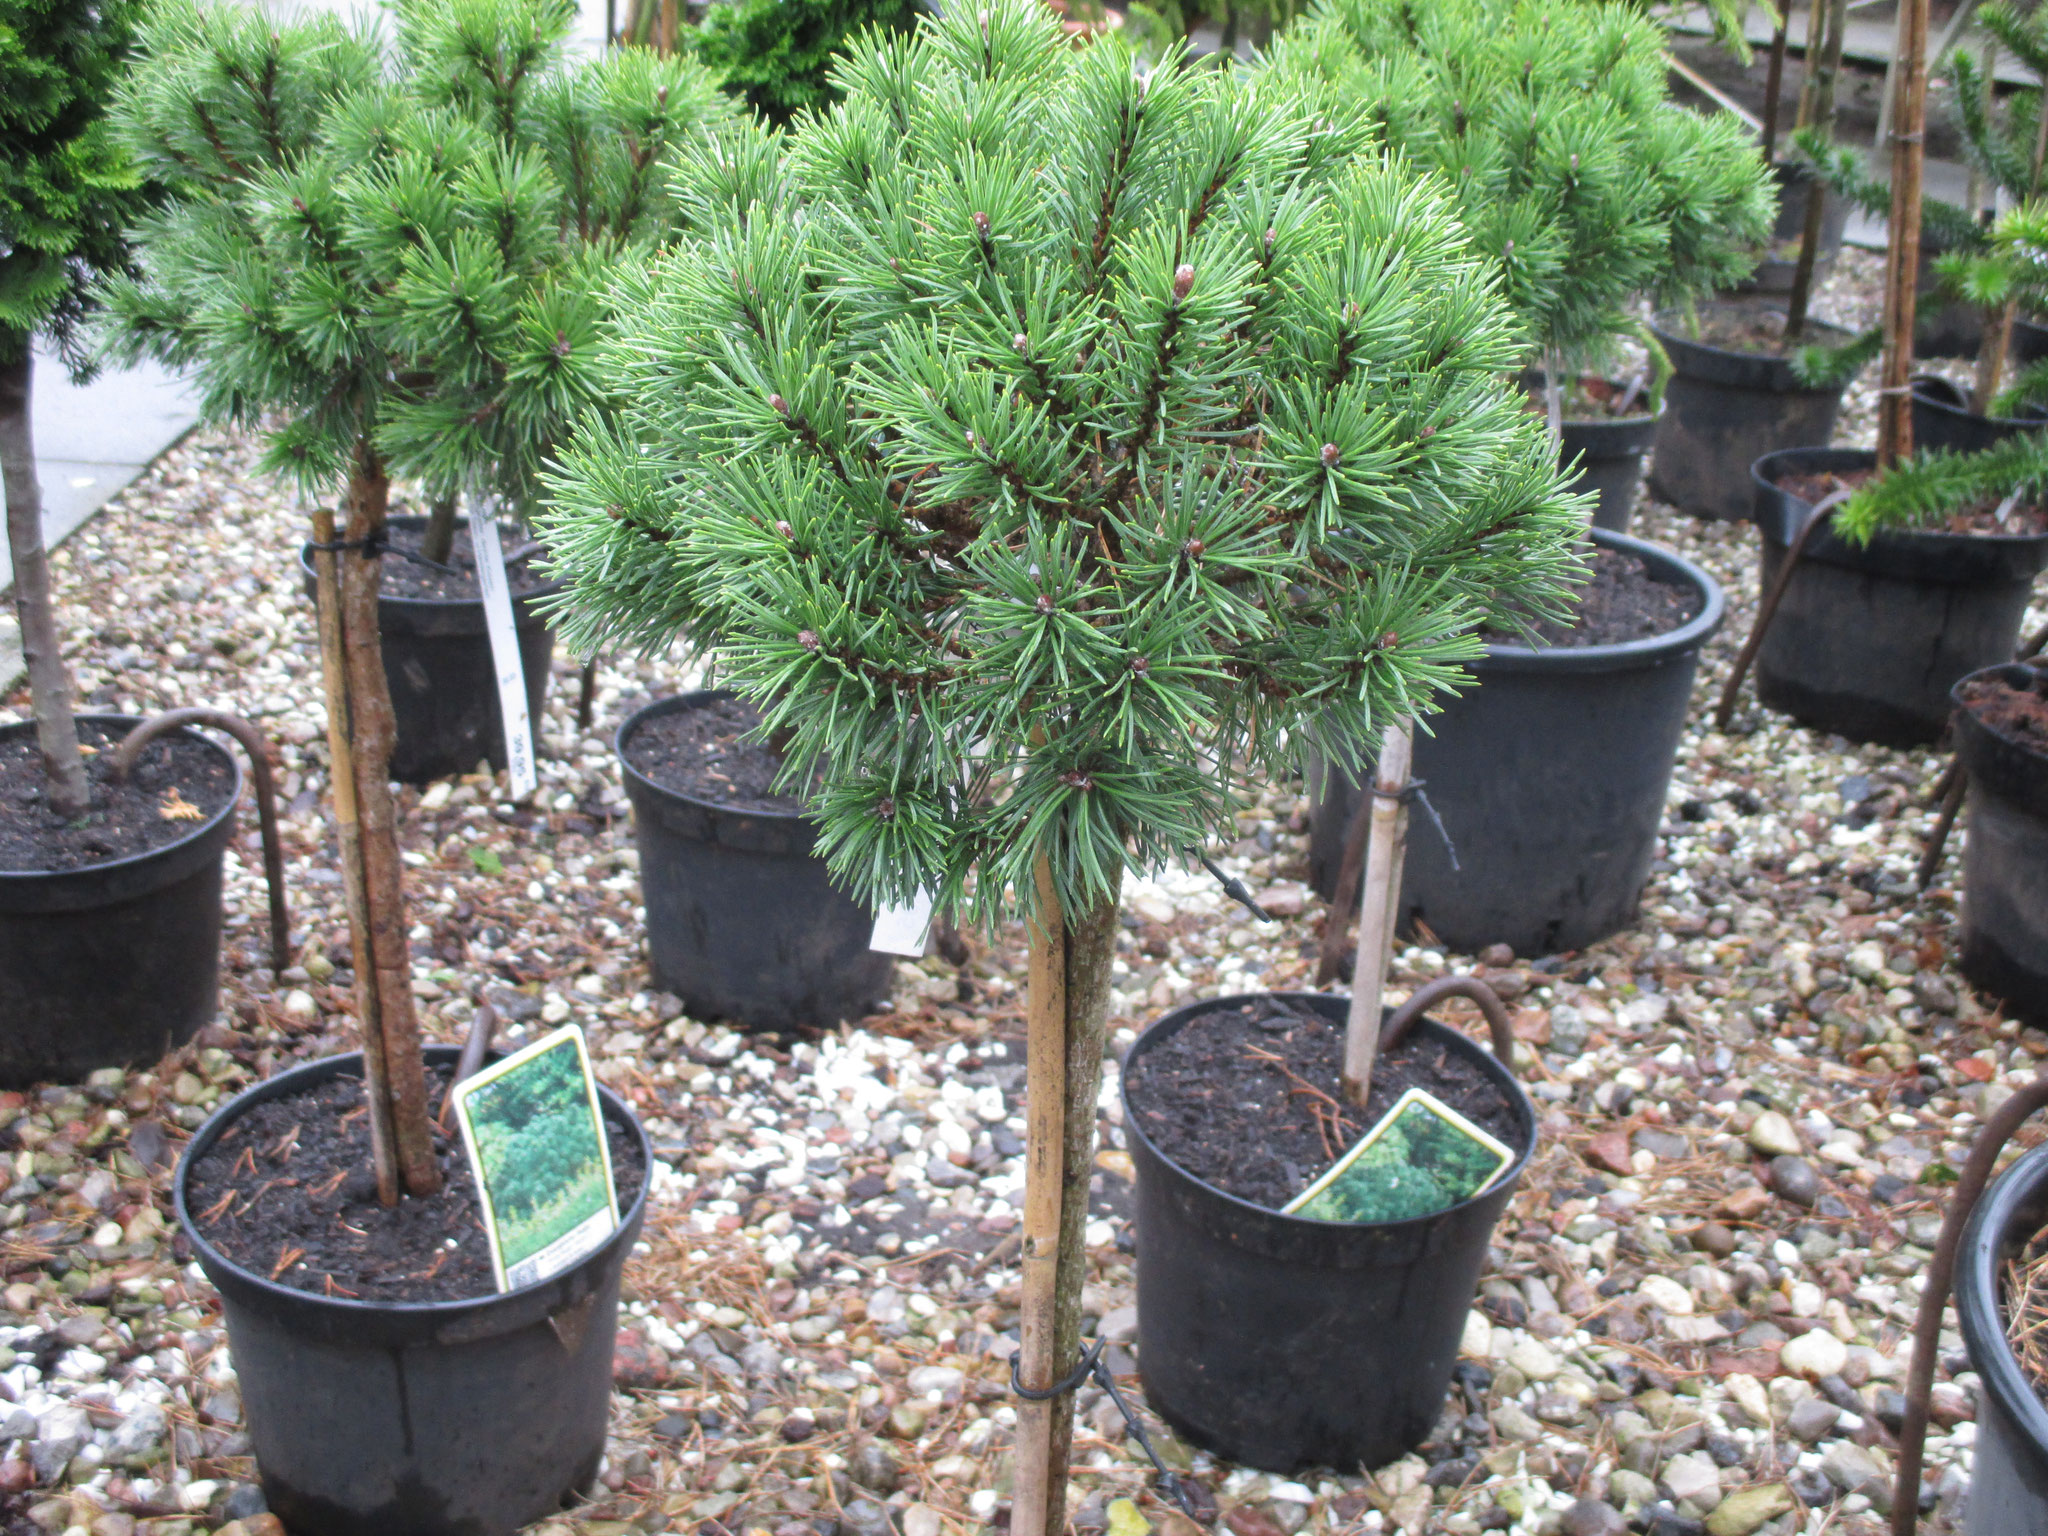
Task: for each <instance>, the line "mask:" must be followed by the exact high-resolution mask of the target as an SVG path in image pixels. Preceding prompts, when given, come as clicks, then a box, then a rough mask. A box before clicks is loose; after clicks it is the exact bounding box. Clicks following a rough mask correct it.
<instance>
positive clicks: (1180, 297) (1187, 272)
mask: <svg viewBox="0 0 2048 1536" xmlns="http://www.w3.org/2000/svg"><path fill="white" fill-rule="evenodd" d="M1194 286H1195V269H1194V268H1193V267H1191V266H1189V265H1188V264H1187V263H1186V262H1182V263H1181V264H1180V265H1179V266H1177V267H1175V268H1174V269H1173V302H1174V303H1176V304H1185V303H1186V302H1187V297H1188V294H1189V293H1190V292H1191V291H1192V290H1193V289H1194Z"/></svg>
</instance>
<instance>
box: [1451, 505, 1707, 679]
mask: <svg viewBox="0 0 2048 1536" xmlns="http://www.w3.org/2000/svg"><path fill="white" fill-rule="evenodd" d="M1587 532H1588V534H1589V535H1590V536H1591V538H1592V540H1593V543H1594V544H1595V545H1596V546H1599V547H1602V548H1607V549H1614V550H1619V551H1622V552H1623V553H1626V554H1631V555H1635V556H1636V557H1637V558H1639V559H1641V560H1642V561H1643V562H1644V563H1645V564H1647V565H1649V566H1650V567H1651V568H1652V569H1653V570H1655V569H1656V568H1657V567H1658V566H1659V565H1663V566H1664V567H1666V568H1667V569H1669V568H1673V567H1675V568H1676V571H1677V574H1679V575H1680V576H1682V577H1684V578H1685V580H1686V581H1687V582H1689V583H1690V584H1691V585H1692V587H1693V589H1694V590H1695V591H1697V592H1698V593H1699V594H1700V598H1701V602H1700V611H1699V612H1698V613H1697V614H1695V615H1693V617H1692V618H1690V619H1688V620H1686V622H1685V623H1683V624H1681V625H1679V626H1678V628H1676V629H1669V630H1666V631H1665V632H1664V633H1663V634H1661V635H1650V636H1648V637H1646V638H1644V639H1641V640H1619V641H1615V642H1613V643H1612V644H1608V645H1547V646H1540V647H1539V646H1533V645H1516V644H1513V643H1500V642H1493V641H1489V642H1488V643H1487V646H1486V657H1485V659H1486V660H1487V661H1488V662H1511V663H1513V665H1514V669H1515V670H1516V671H1518V672H1538V671H1557V672H1611V671H1619V670H1621V669H1622V668H1624V667H1627V666H1630V665H1631V664H1644V663H1656V662H1661V661H1663V660H1664V659H1665V658H1666V657H1667V656H1676V655H1681V654H1683V653H1684V652H1686V651H1689V650H1694V649H1697V648H1698V647H1700V646H1702V645H1705V644H1706V642H1707V639H1708V637H1709V636H1711V635H1712V634H1713V633H1714V631H1716V630H1717V629H1719V628H1720V627H1721V623H1722V621H1723V620H1724V619H1725V618H1726V617H1727V609H1728V599H1727V595H1726V594H1725V593H1724V592H1723V591H1722V590H1721V584H1720V583H1719V582H1718V581H1716V580H1714V578H1713V577H1712V576H1710V575H1709V574H1708V573H1707V572H1706V571H1704V570H1703V569H1701V568H1700V567H1699V566H1698V565H1695V564H1694V563H1693V562H1692V561H1690V560H1688V559H1686V558H1685V556H1683V555H1681V554H1679V553H1678V552H1677V551H1676V550H1671V549H1666V548H1665V547H1664V546H1663V545H1661V544H1653V543H1651V542H1650V541H1649V540H1648V539H1639V538H1636V537H1635V536H1634V535H1633V534H1627V533H1617V532H1615V531H1613V530H1612V529H1608V528H1594V527H1590V526H1589V527H1588V529H1587Z"/></svg>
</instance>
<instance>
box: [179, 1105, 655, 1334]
mask: <svg viewBox="0 0 2048 1536" xmlns="http://www.w3.org/2000/svg"><path fill="white" fill-rule="evenodd" d="M449 1076H450V1073H449V1071H448V1069H447V1068H445V1067H440V1068H430V1069H429V1070H428V1073H427V1098H428V1101H429V1102H430V1103H431V1104H432V1105H433V1106H434V1110H435V1113H436V1115H437V1116H438V1115H439V1112H440V1108H441V1099H442V1096H443V1093H444V1092H445V1090H446V1087H447V1083H448V1078H449ZM605 1141H606V1143H607V1144H608V1145H609V1147H610V1148H611V1157H612V1182H613V1185H614V1187H615V1188H616V1189H617V1191H618V1197H619V1210H620V1211H621V1212H624V1211H625V1209H626V1208H627V1206H629V1205H630V1204H632V1202H633V1199H634V1197H635V1196H637V1195H638V1194H639V1192H640V1184H641V1181H642V1180H643V1179H645V1178H646V1176H647V1169H646V1167H645V1166H644V1165H643V1163H642V1162H641V1159H640V1148H639V1145H638V1143H637V1142H636V1141H635V1140H634V1139H633V1138H632V1137H630V1136H628V1135H626V1134H625V1133H624V1132H623V1131H622V1130H620V1128H619V1127H618V1126H616V1125H614V1124H613V1123H612V1122H611V1119H610V1118H609V1117H607V1118H606V1120H605ZM434 1155H435V1158H436V1159H437V1160H438V1161H439V1163H440V1165H441V1176H442V1178H443V1179H444V1180H445V1181H446V1182H445V1183H444V1184H443V1185H442V1188H441V1193H440V1194H438V1195H433V1196H430V1197H428V1198H426V1199H424V1200H421V1199H415V1198H413V1197H412V1196H410V1195H408V1196H405V1197H404V1198H402V1199H400V1201H399V1202H398V1204H397V1205H396V1206H389V1207H387V1206H385V1205H382V1204H380V1203H379V1202H378V1199H377V1180H376V1176H375V1175H374V1174H373V1173H372V1172H371V1171H370V1111H369V1106H368V1105H367V1104H366V1103H365V1102H364V1099H363V1083H362V1079H361V1078H356V1077H335V1078H329V1079H328V1080H327V1081H326V1082H324V1083H321V1084H320V1085H319V1086H318V1087H315V1088H312V1089H309V1090H308V1091H306V1092H304V1093H297V1094H292V1095H290V1096H289V1097H287V1098H281V1099H271V1100H269V1101H268V1102H266V1103H263V1104H259V1105H257V1106H256V1107H255V1108H254V1109H252V1110H250V1111H249V1112H248V1113H247V1114H245V1115H243V1116H242V1117H241V1118H240V1119H238V1120H236V1121H235V1123H234V1124H232V1125H230V1126H229V1127H228V1128H227V1129H226V1130H225V1131H223V1132H222V1133H221V1135H220V1139H219V1140H218V1141H216V1142H215V1143H214V1144H213V1145H212V1146H211V1147H210V1148H208V1149H207V1153H206V1155H205V1156H204V1157H202V1158H201V1159H200V1160H199V1161H198V1163H196V1164H195V1165H194V1166H193V1169H192V1177H191V1181H190V1184H189V1185H188V1188H187V1195H188V1198H189V1202H190V1210H191V1213H192V1219H193V1222H194V1224H195V1225H197V1227H198V1228H199V1231H200V1234H201V1235H202V1236H204V1237H205V1239H206V1240H207V1241H208V1242H209V1243H211V1244H213V1246H214V1247H216V1248H218V1249H219V1250H220V1251H221V1252H222V1253H224V1254H226V1255H227V1256H228V1257H229V1258H230V1259H233V1260H234V1261H235V1262H236V1263H237V1264H239V1265H241V1266H242V1267H243V1268H244V1269H248V1270H253V1271H255V1272H256V1273H257V1274H260V1275H264V1276H267V1277H268V1278H270V1279H272V1280H274V1281H276V1282H277V1283H278V1284H280V1285H287V1286H290V1287H291V1288H292V1289H293V1290H296V1291H310V1292H313V1293H314V1294H316V1295H322V1296H346V1297H350V1298H356V1299H361V1300H365V1301H405V1302H419V1301H464V1300H468V1299H470V1298H472V1297H477V1296H491V1295H495V1294H496V1293H497V1289H498V1286H497V1281H496V1279H495V1278H494V1277H493V1275H492V1272H491V1254H490V1246H489V1243H488V1241H487V1240H486V1238H485V1236H484V1227H483V1218H482V1216H481V1215H480V1214H479V1213H478V1210H477V1197H476V1178H475V1175H474V1174H473V1173H472V1172H471V1170H470V1166H469V1157H468V1155H467V1154H466V1153H465V1152H464V1151H463V1148H462V1140H461V1137H460V1136H459V1135H457V1136H455V1137H453V1138H449V1137H444V1136H442V1135H441V1134H440V1132H439V1131H438V1130H436V1132H435V1133H434Z"/></svg>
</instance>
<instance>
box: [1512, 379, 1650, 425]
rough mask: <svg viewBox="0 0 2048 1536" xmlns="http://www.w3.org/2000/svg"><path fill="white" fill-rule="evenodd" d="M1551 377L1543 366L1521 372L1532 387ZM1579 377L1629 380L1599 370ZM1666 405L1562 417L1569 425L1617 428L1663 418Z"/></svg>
mask: <svg viewBox="0 0 2048 1536" xmlns="http://www.w3.org/2000/svg"><path fill="white" fill-rule="evenodd" d="M1549 377H1550V375H1549V374H1548V373H1547V372H1546V371H1545V370H1543V369H1541V368H1524V369H1523V370H1522V374H1521V379H1522V383H1523V384H1524V385H1525V386H1526V387H1528V388H1531V389H1541V388H1543V386H1544V382H1545V381H1546V380H1547V379H1548V378H1549ZM1578 377H1579V379H1581V380H1585V379H1598V380H1600V382H1601V383H1603V384H1614V385H1620V384H1624V383H1626V382H1627V380H1625V379H1614V378H1609V377H1608V376H1607V375H1606V374H1604V373H1601V372H1598V371H1597V370H1595V371H1592V372H1581V373H1580V374H1579V375H1578ZM1664 405H1665V402H1663V401H1661V400H1660V401H1658V402H1657V409H1656V410H1655V411H1636V412H1633V413H1631V414H1629V415H1627V416H1566V417H1563V418H1562V424H1563V425H1564V426H1567V427H1595V428H1597V427H1614V428H1616V429H1617V430H1618V429H1620V428H1622V427H1641V426H1647V425H1648V424H1649V423H1651V422H1653V421H1660V420H1662V419H1663V416H1664Z"/></svg>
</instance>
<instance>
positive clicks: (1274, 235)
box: [1266, 224, 1280, 251]
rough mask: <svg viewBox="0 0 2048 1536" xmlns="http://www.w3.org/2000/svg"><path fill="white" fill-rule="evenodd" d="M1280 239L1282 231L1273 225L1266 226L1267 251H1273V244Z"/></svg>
mask: <svg viewBox="0 0 2048 1536" xmlns="http://www.w3.org/2000/svg"><path fill="white" fill-rule="evenodd" d="M1279 238H1280V231H1279V230H1277V229H1275V228H1274V227H1273V226H1272V225H1270V224H1268V225H1267V226H1266V249H1267V250H1269V251H1270V250H1272V249H1273V242H1274V241H1275V240H1277V239H1279Z"/></svg>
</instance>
